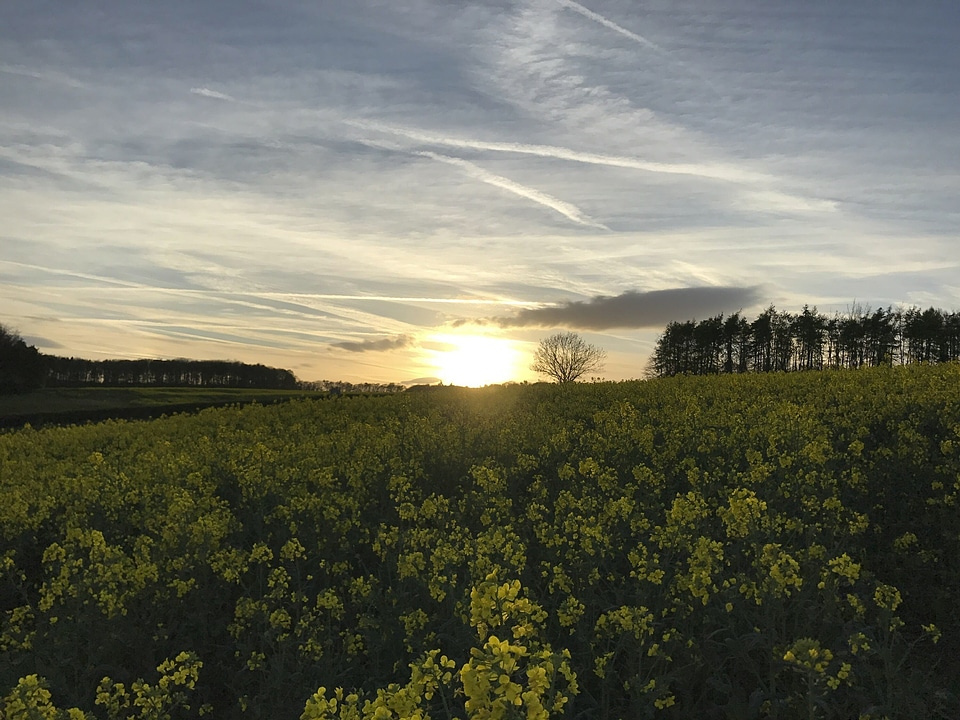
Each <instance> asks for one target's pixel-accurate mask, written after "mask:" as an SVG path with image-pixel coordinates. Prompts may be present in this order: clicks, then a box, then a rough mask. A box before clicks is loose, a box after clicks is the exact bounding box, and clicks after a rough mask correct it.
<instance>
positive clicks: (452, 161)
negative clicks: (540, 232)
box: [416, 150, 610, 231]
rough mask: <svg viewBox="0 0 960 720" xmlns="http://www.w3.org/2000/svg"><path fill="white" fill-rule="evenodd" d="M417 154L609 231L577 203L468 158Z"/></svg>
mask: <svg viewBox="0 0 960 720" xmlns="http://www.w3.org/2000/svg"><path fill="white" fill-rule="evenodd" d="M416 154H417V155H421V156H423V157H428V158H430V159H432V160H437V161H438V162H442V163H447V164H448V165H454V166H456V167H459V168H462V169H464V170H465V171H466V172H467V174H469V175H470V176H471V177H474V178H476V179H477V180H479V181H480V182H485V183H487V184H488V185H493V186H494V187H498V188H502V189H503V190H507V191H508V192H512V193H514V194H515V195H519V196H520V197H523V198H527V199H528V200H533V202H535V203H538V204H540V205H543V206H544V207H548V208H550V209H551V210H553V211H555V212H558V213H560V214H561V215H563V216H564V217H565V218H567V219H568V220H572V221H573V222H575V223H577V224H578V225H586V226H588V227H595V228H599V229H601V230H607V231H609V230H610V228H608V227H607V226H606V225H603V224H602V223H598V222H596V221H595V220H592V219H591V218H590V217H589V216H587V215H585V214H584V213H583V212H581V210H580V208H578V207H577V206H576V205H573V204H571V203H568V202H564V201H563V200H560V199H559V198H555V197H553V196H552V195H548V194H547V193H545V192H541V191H540V190H536V189H534V188H531V187H527V186H526V185H521V184H520V183H518V182H514V181H513V180H510V179H509V178H505V177H503V176H502V175H495V174H494V173H492V172H489V171H488V170H484V169H483V168H482V167H479V166H478V165H474V164H473V163H472V162H470V161H468V160H463V159H462V158H455V157H450V156H449V155H440V154H438V153H434V152H429V151H427V150H423V151H418V152H416Z"/></svg>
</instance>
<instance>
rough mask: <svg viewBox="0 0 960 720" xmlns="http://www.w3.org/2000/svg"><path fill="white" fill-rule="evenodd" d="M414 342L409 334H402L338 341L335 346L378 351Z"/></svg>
mask: <svg viewBox="0 0 960 720" xmlns="http://www.w3.org/2000/svg"><path fill="white" fill-rule="evenodd" d="M412 342H413V338H412V337H411V336H409V335H400V336H398V337H395V338H383V339H381V340H360V341H357V342H350V341H347V342H338V343H334V344H333V347H336V348H340V349H341V350H346V351H348V352H357V353H360V352H378V351H382V350H397V349H399V348H403V347H407V346H409V345H410V344H411V343H412Z"/></svg>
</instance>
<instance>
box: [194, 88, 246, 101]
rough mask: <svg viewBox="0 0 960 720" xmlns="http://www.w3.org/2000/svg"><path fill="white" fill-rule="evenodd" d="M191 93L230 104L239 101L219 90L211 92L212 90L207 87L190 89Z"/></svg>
mask: <svg viewBox="0 0 960 720" xmlns="http://www.w3.org/2000/svg"><path fill="white" fill-rule="evenodd" d="M190 92H192V93H193V94H194V95H202V96H203V97H208V98H214V99H216V100H227V101H229V102H236V100H237V99H236V98H235V97H233V96H232V95H227V94H226V93H222V92H219V91H217V90H211V89H210V88H205V87H195V88H190Z"/></svg>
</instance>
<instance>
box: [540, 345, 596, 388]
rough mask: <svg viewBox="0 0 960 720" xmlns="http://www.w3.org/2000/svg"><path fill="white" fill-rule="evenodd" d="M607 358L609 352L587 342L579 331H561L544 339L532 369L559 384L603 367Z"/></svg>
mask: <svg viewBox="0 0 960 720" xmlns="http://www.w3.org/2000/svg"><path fill="white" fill-rule="evenodd" d="M606 357H607V353H606V351H604V350H601V349H600V348H598V347H597V346H596V345H590V344H589V343H587V342H585V341H584V339H583V338H582V337H580V336H579V335H578V334H577V333H575V332H564V333H557V334H556V335H551V336H550V337H548V338H545V339H543V340H541V341H540V346H539V347H538V348H537V352H536V355H534V357H533V365H531V366H530V369H531V370H534V371H535V372H538V373H540V374H541V375H546V376H547V377H550V378H553V379H554V380H556V381H557V382H558V383H568V382H574V381H575V380H577V379H578V378H579V377H581V376H582V375H583V374H584V373H587V372H592V371H597V372H599V371H600V370H602V369H603V361H604V360H605V359H606Z"/></svg>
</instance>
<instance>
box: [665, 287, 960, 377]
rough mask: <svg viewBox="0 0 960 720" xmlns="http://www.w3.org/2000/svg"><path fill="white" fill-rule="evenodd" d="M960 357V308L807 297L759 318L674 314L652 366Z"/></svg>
mask: <svg viewBox="0 0 960 720" xmlns="http://www.w3.org/2000/svg"><path fill="white" fill-rule="evenodd" d="M950 360H960V313H958V312H949V313H948V312H945V311H944V310H940V309H936V308H933V307H931V308H928V309H927V310H921V309H919V308H916V307H912V308H907V309H903V308H898V309H896V310H894V309H893V308H891V307H888V308H886V309H883V308H878V309H876V310H870V308H865V307H862V306H859V305H854V306H853V307H852V308H851V309H850V310H849V311H848V312H847V313H845V314H840V313H837V314H835V315H834V316H832V317H828V316H826V315H823V314H822V313H818V312H817V309H816V307H814V308H812V309H811V308H810V307H809V306H808V305H804V307H803V310H802V311H801V312H800V313H795V314H794V313H789V312H783V311H779V310H777V309H776V308H775V307H774V306H773V305H771V306H770V307H768V308H767V309H766V310H764V311H763V312H762V313H761V314H760V315H759V316H757V317H756V318H754V319H753V320H748V319H747V318H746V317H744V316H743V315H741V314H740V312H736V313H734V314H732V315H729V316H726V317H724V315H723V314H722V313H721V314H719V315H716V316H714V317H711V318H707V319H706V320H700V321H697V320H688V321H685V322H671V323H670V324H669V325H667V327H666V329H665V330H664V332H663V333H662V334H661V335H660V337H659V338H658V340H657V344H656V348H655V349H654V352H653V355H652V357H651V359H650V364H649V366H648V369H647V371H648V374H649V375H651V376H653V377H664V376H670V375H683V374H687V375H711V374H719V373H747V372H787V371H796V370H823V369H826V368H859V367H865V366H878V365H896V364H900V365H907V364H911V363H919V362H924V363H941V362H948V361H950Z"/></svg>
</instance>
